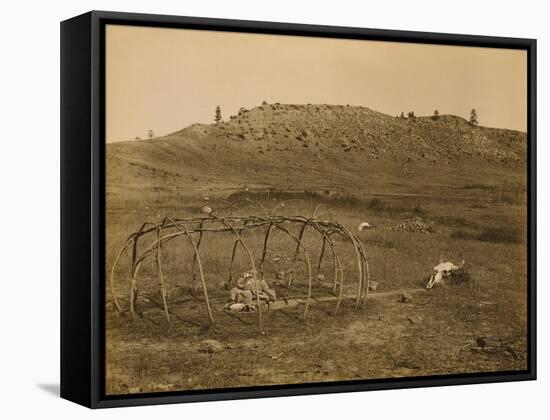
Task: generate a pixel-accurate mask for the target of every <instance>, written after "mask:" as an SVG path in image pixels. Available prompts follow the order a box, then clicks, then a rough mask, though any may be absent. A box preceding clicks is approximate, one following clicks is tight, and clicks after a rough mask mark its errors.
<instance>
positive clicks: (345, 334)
mask: <svg viewBox="0 0 550 420" xmlns="http://www.w3.org/2000/svg"><path fill="white" fill-rule="evenodd" d="M388 167H391V164H389V163H387V165H386V168H388ZM454 170H455V171H456V168H455V169H454ZM214 172H215V171H214ZM439 172H440V173H439V174H436V175H434V176H430V174H429V173H427V172H426V171H425V170H424V169H423V168H421V167H420V168H417V170H415V169H414V168H411V170H410V171H409V172H408V173H407V174H406V175H405V176H404V175H403V174H402V173H401V174H397V175H395V176H394V175H392V174H391V173H390V174H389V175H388V171H386V172H383V171H380V177H379V178H371V179H370V180H369V182H366V183H365V185H364V186H363V187H362V188H356V187H354V188H350V189H349V193H347V194H345V195H343V196H340V197H336V198H335V197H330V196H328V195H327V196H324V195H323V194H319V193H305V192H293V193H292V194H290V197H292V198H294V199H295V200H294V201H291V202H288V203H287V204H286V205H285V206H284V207H280V208H279V210H278V211H277V213H280V214H285V215H298V214H299V215H305V216H311V215H312V214H313V211H314V209H315V208H316V206H318V205H319V204H323V214H322V215H321V216H320V217H319V218H320V219H321V220H325V219H326V220H333V221H338V222H340V223H343V224H345V225H346V226H348V227H349V228H350V229H351V230H354V231H356V230H357V226H358V225H359V223H360V222H363V221H369V222H370V223H373V224H374V225H375V228H374V229H372V230H369V231H364V232H359V233H358V235H359V236H360V239H361V241H362V242H363V244H364V245H365V247H366V250H367V253H368V259H369V264H370V268H371V279H373V280H375V281H377V282H378V283H379V287H378V289H377V290H376V291H375V292H372V293H371V294H369V298H368V302H367V307H366V308H365V309H360V310H359V311H357V312H356V311H354V310H353V300H352V299H351V298H349V299H346V300H345V301H344V304H343V305H342V308H341V311H340V312H339V313H338V315H336V316H334V315H333V309H334V303H335V302H334V296H333V292H332V289H331V288H330V287H328V286H327V285H325V284H316V286H315V288H314V297H315V299H314V301H313V305H312V309H311V311H310V313H309V316H308V318H307V319H306V320H305V321H304V320H302V319H301V313H302V310H303V300H301V299H302V298H303V297H304V296H305V293H306V291H305V286H306V281H305V265H304V260H303V256H302V255H300V256H299V257H298V259H297V261H296V262H295V263H292V256H293V252H294V248H295V245H294V244H293V243H292V241H290V240H289V239H288V238H285V237H284V236H283V235H281V234H275V235H274V236H273V237H272V242H271V244H272V245H271V246H270V249H269V253H268V258H267V264H266V266H265V273H266V274H265V275H266V280H267V282H268V283H269V284H270V285H272V286H273V287H275V289H276V291H277V294H278V295H279V296H285V297H288V299H289V300H290V301H291V302H293V303H296V305H294V304H293V305H288V307H286V306H285V307H283V308H281V309H277V310H271V311H269V313H267V314H266V319H265V330H266V335H265V336H263V335H260V334H259V333H258V328H257V325H256V315H254V314H228V313H227V312H224V311H223V304H224V303H225V302H226V301H227V300H228V298H229V293H228V291H226V290H225V289H224V288H223V287H222V284H223V282H224V281H225V280H227V273H228V271H227V270H228V266H229V261H230V257H231V249H232V244H233V238H232V237H231V235H230V234H220V235H214V234H207V235H205V237H204V239H203V243H202V245H201V255H202V258H203V264H204V267H205V274H206V281H207V284H208V289H209V291H210V295H211V296H212V301H213V311H214V317H215V321H216V323H215V325H214V326H212V327H210V326H209V323H208V318H207V314H206V308H205V305H204V299H203V297H202V295H201V293H200V291H196V292H194V291H193V290H191V285H192V276H191V274H190V271H191V262H192V253H191V249H190V246H189V245H188V243H187V242H185V241H184V240H183V239H182V240H181V241H173V242H172V243H171V244H170V245H169V246H166V247H165V249H163V267H164V275H165V279H166V282H167V286H168V287H167V288H168V304H169V309H170V313H171V315H172V322H171V323H170V325H168V324H167V322H166V319H165V318H164V312H163V309H162V306H161V304H160V297H159V293H158V286H157V278H156V271H155V265H154V262H153V261H152V260H147V261H146V263H145V264H144V266H143V269H142V271H141V274H140V278H139V285H140V291H141V292H140V295H139V298H138V300H137V303H136V307H137V311H138V315H137V316H136V318H135V319H132V318H131V317H130V316H129V315H128V314H122V315H121V314H119V313H117V312H116V311H115V310H114V307H113V302H112V298H111V296H110V294H109V293H107V294H106V296H107V313H106V322H107V329H106V334H107V337H106V338H107V340H106V343H107V349H106V363H107V365H106V372H107V378H106V389H107V393H108V394H124V393H138V392H161V391H170V390H190V389H206V388H209V389H211V388H223V387H241V386H252V385H262V384H285V383H303V382H319V381H337V380H338V381H339V380H351V379H359V378H361V379H370V378H385V377H401V376H422V375H434V374H435V375H438V374H448V373H462V372H485V371H500V370H518V369H525V368H526V363H527V362H526V357H527V355H526V327H527V323H526V319H527V314H526V263H527V261H526V255H527V254H526V253H527V251H526V239H525V238H526V234H525V228H526V213H525V201H524V200H525V197H524V185H525V180H524V175H523V174H522V173H521V172H518V171H517V170H516V171H512V170H510V169H502V168H500V169H499V168H498V167H493V168H481V169H479V170H478V172H476V171H473V170H470V171H469V172H468V173H467V174H461V173H460V171H458V172H453V171H452V170H451V169H449V168H441V169H440V171H439ZM441 172H444V173H441ZM480 174H481V175H482V176H480ZM488 174H489V175H490V176H489V175H488ZM477 179H482V180H483V182H479V181H477V182H476V180H477ZM505 179H506V180H510V181H506V182H504V180H505ZM442 180H445V182H442ZM224 181H225V182H223V183H222V182H214V181H213V182H212V186H211V187H210V189H209V191H208V194H209V195H210V197H209V199H210V201H209V202H210V203H211V205H213V206H214V207H215V208H216V204H215V203H219V204H218V205H217V207H218V208H219V210H217V211H219V212H220V213H224V214H229V213H230V212H233V214H243V215H254V214H256V215H261V214H262V209H261V207H266V208H273V207H274V206H275V205H277V204H278V203H279V202H280V201H281V200H282V199H288V198H290V197H289V193H286V194H281V193H273V192H271V193H270V194H269V195H268V194H267V193H266V192H265V191H263V189H262V188H261V187H259V188H258V189H255V191H254V192H253V193H248V195H247V196H246V197H242V196H241V197H236V198H248V199H249V201H246V200H240V201H239V202H240V206H239V207H238V208H236V209H235V208H231V209H225V210H223V209H222V207H224V205H223V204H222V203H224V202H222V201H220V200H218V199H219V198H227V197H229V196H230V194H231V191H235V190H236V189H235V186H236V185H239V181H238V180H234V179H233V180H232V179H230V178H226V179H225V180H224ZM309 181H310V182H309V186H318V188H315V190H318V189H319V187H321V178H320V179H319V181H313V180H311V179H310V180H309ZM413 181H414V187H413V186H412V185H413ZM355 182H356V181H355V180H354V185H355ZM231 185H232V186H233V187H232V188H233V190H231ZM518 185H519V188H518ZM512 186H513V187H512ZM204 195H205V194H204V192H202V191H198V190H196V189H194V188H193V186H192V185H191V186H190V187H189V188H186V189H181V188H177V187H173V186H171V185H170V183H167V184H166V185H153V186H150V185H149V186H144V187H142V188H141V189H140V188H138V187H136V188H135V189H133V188H131V187H130V186H129V185H128V184H125V185H122V186H121V184H117V183H115V182H113V183H112V184H108V196H107V271H109V270H110V267H111V265H112V263H113V259H114V256H115V254H116V252H117V250H118V248H119V247H120V246H121V245H122V244H123V242H124V240H125V239H126V238H127V237H128V235H129V234H130V233H131V232H132V231H134V230H137V229H138V228H139V227H140V225H141V223H142V222H143V221H145V220H150V221H154V222H159V221H160V220H162V218H163V217H164V216H188V215H193V214H199V210H200V207H201V206H202V205H203V204H204ZM233 197H235V196H233ZM258 203H260V204H258ZM410 217H421V218H422V220H423V221H424V222H426V223H428V224H429V225H430V226H431V227H432V229H431V230H432V231H433V232H432V233H414V232H403V231H394V230H392V228H394V227H395V226H397V225H399V224H400V223H402V222H403V220H404V219H407V218H410ZM264 232H265V231H264V230H261V231H256V232H250V233H247V234H246V240H247V242H248V243H249V244H250V246H251V248H252V249H253V252H254V255H255V258H256V259H258V258H259V254H260V253H261V245H262V240H263V234H264ZM305 243H306V246H307V248H308V250H309V252H310V254H311V255H312V258H313V261H316V259H317V255H318V253H319V251H320V245H321V240H320V237H319V236H318V235H315V234H314V233H312V232H308V233H306V236H305ZM337 248H338V250H339V253H340V255H341V257H342V261H343V265H344V268H345V270H344V272H345V279H346V282H349V283H345V287H344V290H345V293H346V295H348V294H349V295H352V293H353V291H354V289H353V288H354V286H355V285H356V283H353V280H352V279H353V278H354V276H355V275H356V274H355V271H354V270H355V269H356V268H355V265H354V258H355V256H354V251H353V248H352V247H351V246H349V244H346V243H345V242H343V241H339V242H338V243H337ZM275 256H281V257H282V259H281V261H282V262H281V261H279V262H275V261H273V258H274V257H275ZM440 259H443V260H445V261H446V260H451V261H453V262H455V263H459V262H460V261H461V260H465V261H466V268H467V270H468V272H469V273H470V275H471V277H472V280H473V281H472V283H471V284H467V285H462V286H446V287H442V288H437V289H434V290H432V291H427V290H425V289H423V286H424V284H425V282H426V280H427V277H428V276H429V275H430V274H431V270H432V267H433V266H434V265H436V264H437V263H438V262H439V260H440ZM249 269H250V267H249V265H248V262H247V260H246V259H245V256H244V255H242V253H241V254H239V256H238V258H237V260H236V266H235V272H237V273H242V272H243V271H245V270H249ZM289 269H293V270H294V272H295V274H294V278H295V283H294V285H293V286H292V287H291V288H288V287H286V286H285V285H284V284H283V283H282V282H277V280H276V276H275V273H276V272H278V271H281V270H289ZM128 270H129V267H128V264H127V263H124V262H123V263H122V264H121V265H120V266H119V269H118V270H117V278H118V280H117V283H116V294H117V296H118V297H119V299H120V301H121V304H122V306H123V308H125V309H127V308H128V294H129V288H130V287H129V275H128ZM331 272H332V267H331V264H330V263H329V262H328V260H326V262H325V263H324V265H323V268H322V273H323V274H324V275H325V276H326V278H327V280H328V281H329V282H330V280H331V279H332V277H331ZM402 293H407V294H409V295H410V297H411V299H410V301H409V302H407V303H402V302H400V296H401V294H402ZM480 337H484V338H485V340H486V343H487V344H486V346H485V347H480V346H479V344H478V343H477V341H476V339H478V338H480ZM207 339H215V340H217V341H219V342H220V343H221V344H222V346H223V348H222V349H217V350H216V351H213V352H204V351H202V350H204V344H203V343H202V342H203V341H204V340H207ZM218 350H219V351H218Z"/></svg>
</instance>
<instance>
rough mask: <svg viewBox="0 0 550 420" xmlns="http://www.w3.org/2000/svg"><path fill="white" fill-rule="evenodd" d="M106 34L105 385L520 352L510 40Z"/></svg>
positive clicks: (296, 373)
mask: <svg viewBox="0 0 550 420" xmlns="http://www.w3.org/2000/svg"><path fill="white" fill-rule="evenodd" d="M105 40H106V41H105V42H106V51H105V54H106V55H105V59H106V68H105V75H106V80H105V82H106V115H105V120H106V156H105V157H106V165H105V166H106V185H105V189H106V209H105V221H106V235H105V236H106V267H105V275H106V278H107V281H106V290H105V301H106V305H105V306H106V313H105V345H106V348H105V373H106V375H105V391H106V394H107V395H120V394H139V393H150V392H167V391H189V390H204V389H220V388H238V387H250V386H264V385H283V384H305V383H318V382H334V381H350V380H368V379H379V378H400V377H408V378H412V377H418V376H427V375H429V376H431V375H448V374H465V373H478V372H502V371H520V370H525V369H527V134H526V127H527V56H526V52H525V51H520V50H508V49H491V48H478V47H457V46H445V45H428V44H415V43H397V42H381V41H365V40H349V39H330V38H313V37H298V36H281V35H261V34H245V33H229V32H214V31H199V30H186V29H185V30H184V29H161V28H151V27H131V26H123V25H108V26H107V28H106V36H105Z"/></svg>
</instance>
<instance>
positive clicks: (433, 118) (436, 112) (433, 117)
mask: <svg viewBox="0 0 550 420" xmlns="http://www.w3.org/2000/svg"><path fill="white" fill-rule="evenodd" d="M432 120H434V121H437V120H439V111H438V110H437V109H436V110H435V111H434V114H433V115H432Z"/></svg>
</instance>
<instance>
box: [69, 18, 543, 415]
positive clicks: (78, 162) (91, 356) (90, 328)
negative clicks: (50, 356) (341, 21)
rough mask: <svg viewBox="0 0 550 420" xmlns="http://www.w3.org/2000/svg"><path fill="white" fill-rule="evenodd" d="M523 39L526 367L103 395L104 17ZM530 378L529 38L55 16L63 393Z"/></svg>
mask: <svg viewBox="0 0 550 420" xmlns="http://www.w3.org/2000/svg"><path fill="white" fill-rule="evenodd" d="M106 24H122V25H135V26H152V27H169V28H188V29H204V30H213V31H230V32H249V33H262V34H284V35H303V36H313V37H330V38H347V39H360V40H361V39H362V40H380V41H399V42H410V43H429V44H443V45H459V46H478V47H491V48H507V49H521V50H525V51H527V60H528V89H527V90H528V289H527V291H528V296H527V298H528V337H527V339H528V369H527V370H525V371H510V372H495V373H476V374H457V375H446V376H427V377H413V378H401V379H381V380H378V379H377V380H357V381H349V382H336V383H333V382H331V383H321V384H300V385H283V386H263V387H250V388H238V389H216V390H202V391H181V392H160V393H152V394H135V395H123V396H106V395H105V392H104V376H105V372H104V366H105V364H104V350H105V341H104V331H105V325H104V309H105V296H104V290H105V275H104V263H105V261H104V243H105V221H104V217H105V215H104V204H105V176H104V173H105V146H104V144H105V141H104V136H105V115H104V111H105V94H104V90H105V71H104V59H105V48H104V42H105V25H106ZM534 379H536V40H534V39H518V38H502V37H492V36H472V35H456V34H442V33H424V32H410V31H395V30H379V29H363V28H350V27H334V26H318V25H303V24H290V23H272V22H254V21H241V20H225V19H210V18H197V17H180V16H166V15H148V14H134V13H119V12H105V11H92V12H88V13H86V14H83V15H80V16H78V17H75V18H72V19H69V20H66V21H64V22H62V23H61V397H62V398H65V399H68V400H70V401H73V402H76V403H78V404H82V405H84V406H87V407H90V408H104V407H117V406H135V405H149V404H166V403H181V402H192V401H212V400H228V399H241V398H257V397H275V396H287V395H304V394H325V393H335V392H353V391H369V390H383V389H395V388H415V387H432V386H443V385H461V384H479V383H487V382H506V381H523V380H534Z"/></svg>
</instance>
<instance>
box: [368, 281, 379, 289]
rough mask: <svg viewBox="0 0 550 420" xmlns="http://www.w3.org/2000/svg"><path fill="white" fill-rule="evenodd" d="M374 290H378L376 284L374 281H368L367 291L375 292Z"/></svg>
mask: <svg viewBox="0 0 550 420" xmlns="http://www.w3.org/2000/svg"><path fill="white" fill-rule="evenodd" d="M376 289H378V282H377V281H374V280H371V281H369V290H371V291H373V292H375V291H376Z"/></svg>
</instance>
